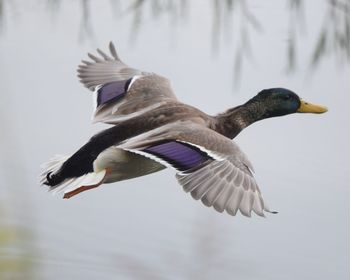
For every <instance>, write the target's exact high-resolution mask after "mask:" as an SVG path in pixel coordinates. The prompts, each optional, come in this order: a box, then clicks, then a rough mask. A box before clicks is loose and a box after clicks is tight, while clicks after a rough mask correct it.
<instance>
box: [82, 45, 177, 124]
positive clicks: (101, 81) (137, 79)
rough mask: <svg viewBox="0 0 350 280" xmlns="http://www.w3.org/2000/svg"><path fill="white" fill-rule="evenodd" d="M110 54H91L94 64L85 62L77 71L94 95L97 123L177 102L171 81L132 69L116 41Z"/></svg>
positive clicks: (134, 115) (122, 119)
mask: <svg viewBox="0 0 350 280" xmlns="http://www.w3.org/2000/svg"><path fill="white" fill-rule="evenodd" d="M109 52H110V53H109V54H106V53H105V52H103V51H101V50H100V49H97V53H98V55H99V56H95V55H93V54H90V53H89V54H88V56H89V58H90V59H91V61H86V60H82V64H80V65H79V66H78V70H77V71H78V77H79V79H80V81H81V82H82V83H83V85H84V86H85V87H87V88H88V89H90V90H91V91H93V92H94V97H93V98H94V104H95V105H94V114H93V122H104V123H110V124H116V123H119V122H122V121H125V120H127V119H130V118H133V117H136V116H139V115H141V114H143V113H145V112H148V111H150V110H153V109H155V108H157V107H159V106H162V105H165V104H167V103H173V102H177V99H176V96H175V94H174V93H173V91H172V89H171V86H170V81H169V80H168V79H166V78H164V77H162V76H159V75H157V74H154V73H149V72H145V71H141V70H138V69H135V68H132V67H129V66H128V65H126V64H125V63H124V62H122V61H121V59H120V58H119V56H118V54H117V52H116V49H115V47H114V45H113V43H112V42H110V44H109Z"/></svg>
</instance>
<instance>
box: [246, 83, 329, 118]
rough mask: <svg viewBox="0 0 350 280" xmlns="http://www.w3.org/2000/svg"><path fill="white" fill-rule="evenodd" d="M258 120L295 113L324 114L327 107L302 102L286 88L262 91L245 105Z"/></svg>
mask: <svg viewBox="0 0 350 280" xmlns="http://www.w3.org/2000/svg"><path fill="white" fill-rule="evenodd" d="M245 105H246V106H247V107H248V108H249V107H250V108H249V109H250V110H249V111H250V112H251V113H253V115H255V117H256V121H257V120H261V119H265V118H270V117H278V116H284V115H288V114H293V113H314V114H322V113H325V112H327V111H328V109H327V107H325V106H321V105H317V104H311V103H309V102H306V101H304V100H302V99H301V98H300V97H299V96H298V95H297V94H295V93H294V92H293V91H291V90H289V89H285V88H271V89H264V90H262V91H260V92H259V93H258V94H257V95H256V96H255V97H253V98H252V99H250V100H249V101H248V102H247V103H246V104H245Z"/></svg>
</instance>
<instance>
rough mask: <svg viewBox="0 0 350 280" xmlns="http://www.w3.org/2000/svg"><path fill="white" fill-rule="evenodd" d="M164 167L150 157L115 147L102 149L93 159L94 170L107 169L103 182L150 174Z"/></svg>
mask: <svg viewBox="0 0 350 280" xmlns="http://www.w3.org/2000/svg"><path fill="white" fill-rule="evenodd" d="M165 168H166V167H165V166H164V165H162V164H160V163H158V162H156V161H154V160H152V159H149V158H146V157H144V156H141V155H138V154H134V153H132V152H128V151H124V150H122V149H119V148H117V147H110V148H108V149H106V150H104V151H103V152H102V153H101V154H99V156H98V157H97V158H96V159H95V161H94V171H95V172H99V171H101V170H103V169H107V174H106V177H105V179H104V183H112V182H117V181H122V180H127V179H131V178H135V177H139V176H144V175H147V174H151V173H154V172H157V171H160V170H163V169H165Z"/></svg>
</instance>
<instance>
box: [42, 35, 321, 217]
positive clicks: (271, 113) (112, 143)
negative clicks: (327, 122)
mask: <svg viewBox="0 0 350 280" xmlns="http://www.w3.org/2000/svg"><path fill="white" fill-rule="evenodd" d="M88 57H89V58H90V59H89V60H82V62H81V64H80V65H79V66H78V69H77V72H78V78H79V79H80V81H81V82H82V84H83V85H84V86H85V87H86V88H88V89H89V90H90V91H92V93H93V94H92V95H93V102H94V112H93V117H92V122H93V123H96V122H102V123H106V124H109V125H111V126H110V127H109V128H107V129H105V130H103V131H101V132H99V133H97V134H96V135H94V136H92V137H91V138H90V139H89V140H88V141H87V143H86V144H84V145H83V146H82V147H81V148H80V149H79V150H78V151H76V152H75V153H74V154H73V155H71V156H62V155H57V156H54V157H53V158H51V160H49V161H48V162H47V163H46V164H44V165H42V168H43V170H42V174H41V175H40V182H41V184H42V185H45V186H48V187H49V191H50V192H52V193H53V194H61V195H62V194H63V198H66V199H67V198H71V197H73V196H75V195H77V194H79V193H81V192H83V191H86V190H90V189H93V188H97V187H99V186H100V185H102V184H105V183H113V182H118V181H122V180H127V179H132V178H136V177H140V176H144V175H147V174H151V173H154V172H158V171H160V170H163V169H165V168H172V169H174V170H175V171H176V175H175V176H176V179H177V181H178V183H179V184H180V185H181V186H182V187H183V189H184V191H185V192H187V193H190V194H191V196H192V197H193V198H194V199H195V200H200V201H201V202H202V203H203V204H204V205H205V206H208V207H213V208H214V209H215V210H216V211H218V212H220V213H221V212H224V211H225V212H227V213H228V214H229V215H232V216H235V215H236V214H237V213H238V212H240V213H241V214H242V215H244V216H247V217H251V215H252V213H255V214H256V215H259V216H263V217H264V216H265V213H266V212H269V213H275V212H274V211H271V210H270V209H269V207H268V206H267V204H266V203H265V201H264V199H263V197H262V194H261V191H260V188H259V186H258V184H257V182H256V180H255V179H254V169H253V166H252V164H251V163H250V161H249V159H248V157H247V156H246V155H245V154H244V153H243V151H241V149H240V148H239V146H238V145H237V144H236V143H235V142H234V141H232V139H233V138H235V137H236V136H237V135H238V134H239V133H240V132H241V131H242V130H243V129H245V128H246V127H248V126H249V125H251V124H253V123H255V122H257V121H260V120H263V119H267V118H272V117H278V116H284V115H288V114H293V113H316V114H321V113H324V112H326V111H327V110H328V109H327V108H326V107H325V106H321V105H316V104H312V103H308V102H306V101H304V100H302V99H301V98H300V97H299V96H298V95H297V94H296V93H294V92H293V91H291V90H289V89H285V88H269V89H264V90H261V91H260V92H259V93H258V94H257V95H256V96H254V97H252V98H251V99H249V100H248V101H247V102H246V103H244V104H242V105H239V106H236V107H233V108H230V109H228V110H226V111H225V112H223V113H220V114H217V115H215V116H212V115H209V114H206V113H204V112H203V111H201V110H199V109H197V108H195V107H193V106H190V105H188V104H185V103H183V102H181V101H179V100H178V99H177V97H176V96H175V94H174V92H173V90H172V88H171V84H170V81H169V80H168V79H167V78H165V77H163V76H161V75H158V74H155V73H152V72H147V71H142V70H138V69H136V68H133V67H130V66H128V65H127V64H125V63H124V62H123V61H122V60H121V59H120V57H119V55H118V53H117V51H116V48H115V46H114V44H113V42H110V43H109V52H103V51H102V50H100V49H97V54H96V55H94V54H91V53H88Z"/></svg>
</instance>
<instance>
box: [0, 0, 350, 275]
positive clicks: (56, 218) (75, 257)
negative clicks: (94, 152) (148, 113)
mask: <svg viewBox="0 0 350 280" xmlns="http://www.w3.org/2000/svg"><path fill="white" fill-rule="evenodd" d="M110 40H113V41H114V43H115V44H116V46H117V50H118V52H119V54H120V56H121V58H122V59H123V60H124V61H125V62H126V63H127V64H129V65H131V66H133V67H137V68H139V69H144V70H147V71H151V72H156V73H159V74H161V75H163V76H166V77H169V78H170V79H171V81H172V84H173V88H174V90H175V92H176V94H177V96H178V98H179V99H180V100H182V101H184V102H186V103H190V104H191V105H194V106H196V107H198V108H200V109H202V110H203V111H205V112H207V113H210V114H216V113H218V112H222V111H224V110H226V109H227V108H228V107H233V106H236V105H238V104H241V103H243V102H245V101H246V100H248V99H249V98H251V97H252V96H253V95H255V94H256V93H257V92H259V91H260V90H261V89H264V88H270V87H286V88H289V89H291V90H293V91H295V92H296V93H298V94H299V95H300V96H301V97H303V98H304V99H305V100H308V101H310V102H315V103H321V104H324V105H326V106H328V107H329V109H330V110H329V112H328V113H327V114H324V115H304V114H303V115H298V114H294V115H290V116H286V117H283V118H275V119H269V120H264V121H262V122H259V123H257V124H254V125H253V126H251V127H249V128H247V129H246V130H244V131H243V132H242V133H241V134H240V135H239V136H238V137H237V138H236V139H235V141H236V142H237V143H238V144H239V145H240V146H241V148H242V149H243V150H244V151H245V152H246V154H247V155H248V156H249V158H250V160H251V161H252V162H253V165H254V167H255V170H256V178H257V181H258V183H259V184H260V188H261V189H262V191H263V195H264V197H265V200H266V201H267V203H268V204H269V206H270V208H271V209H272V210H276V211H279V214H277V215H268V216H267V218H265V219H264V218H260V217H257V216H254V217H252V218H250V219H248V218H246V217H242V216H240V215H238V216H237V217H231V216H229V215H227V214H219V213H216V212H215V211H214V210H213V209H209V208H206V207H204V206H203V205H202V204H201V203H199V202H196V201H194V200H193V199H192V198H191V197H190V196H189V195H187V194H185V193H184V192H183V191H182V189H181V187H180V186H179V185H178V184H177V182H176V179H175V178H174V172H173V171H172V170H165V171H162V172H160V173H156V174H153V175H149V176H145V177H141V178H137V179H133V180H130V181H125V182H119V183H114V184H109V185H105V186H103V187H101V188H98V189H96V190H91V191H88V192H84V193H82V194H81V195H79V196H77V197H74V198H72V199H70V200H63V199H61V198H59V197H53V196H51V195H50V194H49V193H47V191H46V189H45V187H43V186H39V184H38V179H37V178H38V174H39V173H40V164H41V163H43V162H45V161H47V160H48V159H49V158H50V157H51V156H52V155H54V154H71V153H73V152H74V151H75V150H77V149H78V148H79V147H80V146H81V145H82V144H84V143H85V142H86V141H87V140H88V139H89V137H90V136H91V135H93V134H94V133H96V132H97V131H100V130H101V129H104V128H106V127H108V126H107V125H101V124H98V125H91V123H90V117H91V111H92V106H91V93H90V92H89V91H88V90H87V89H85V88H83V87H82V85H81V84H80V83H79V81H78V79H77V78H76V68H77V65H78V64H79V62H80V60H81V59H86V57H87V56H86V53H87V52H94V50H95V49H96V48H97V47H99V48H101V49H103V50H106V49H107V46H108V42H109V41H110ZM349 62H350V1H347V0H323V1H319V0H318V1H316V0H308V1H306V0H285V1H280V0H269V1H258V0H250V1H244V0H226V1H225V0H221V1H220V0H193V1H187V0H137V1H126V0H125V1H124V0H120V1H117V0H116V1H108V0H101V1H93V0H90V1H89V0H75V1H68V0H62V1H59V0H46V1H45V0H32V1H21V0H0V79H1V83H0V96H1V99H0V128H1V134H0V135H1V136H0V144H1V145H0V155H1V157H0V279H1V280H2V279H6V280H7V279H35V280H36V279H45V280H46V279H48V280H55V279H62V278H65V279H232V278H234V279H243V280H246V279H251V280H254V279H269V280H273V279H309V280H311V279H317V280H320V279H349V277H350V269H349V261H350V256H349V252H350V243H349V236H350V225H349V218H348V215H347V212H349V210H350V204H349V202H348V198H349V197H350V189H349V179H350V175H349V174H350V165H349V162H348V161H349V156H350V149H349V143H350V131H349V130H350V128H349V120H350V113H349V112H350V110H349V108H348V106H349V101H350V97H349V89H350V84H349V77H350V67H349Z"/></svg>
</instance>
